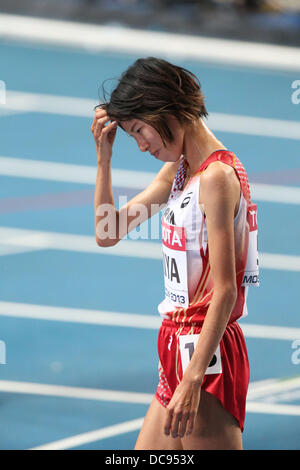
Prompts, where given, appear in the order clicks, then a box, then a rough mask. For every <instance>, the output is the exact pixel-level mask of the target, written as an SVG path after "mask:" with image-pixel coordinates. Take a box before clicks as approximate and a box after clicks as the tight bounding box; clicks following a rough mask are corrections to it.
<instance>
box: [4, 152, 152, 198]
mask: <svg viewBox="0 0 300 470" xmlns="http://www.w3.org/2000/svg"><path fill="white" fill-rule="evenodd" d="M112 171H113V184H114V186H121V187H123V188H131V189H141V190H142V189H145V187H146V186H148V185H149V184H150V183H151V182H152V181H153V179H154V178H155V176H156V173H150V172H144V171H133V170H121V169H118V168H113V170H112ZM0 175H3V176H13V177H20V178H30V179H41V180H49V181H61V182H65V183H79V184H88V185H95V183H96V176H97V168H96V167H95V166H87V165H74V164H71V163H57V162H45V161H42V160H27V159H23V158H14V157H5V156H1V157H0Z"/></svg>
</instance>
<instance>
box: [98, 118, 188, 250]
mask: <svg viewBox="0 0 300 470" xmlns="http://www.w3.org/2000/svg"><path fill="white" fill-rule="evenodd" d="M108 121H109V117H108V116H107V114H106V112H105V110H103V109H99V110H97V111H96V114H95V117H94V120H93V123H92V126H91V131H92V133H93V135H94V139H95V143H96V150H97V179H96V185H95V194H94V208H95V236H96V242H97V244H98V245H99V246H101V247H107V246H113V245H116V244H117V243H118V242H119V241H120V240H121V239H122V238H123V237H124V236H125V235H126V234H127V233H129V232H130V231H131V230H133V229H135V228H136V227H137V226H138V225H140V224H141V223H142V222H144V221H145V220H147V219H148V218H150V217H152V216H153V215H154V214H156V213H157V212H159V211H160V210H161V209H162V206H163V205H164V204H166V202H167V200H168V197H169V194H170V191H171V188H172V184H173V179H174V177H175V175H176V172H177V169H178V165H179V161H178V162H174V163H173V162H167V163H165V164H164V166H163V167H162V168H161V170H160V171H159V172H158V174H157V175H156V177H155V178H154V180H153V181H152V183H151V184H150V185H149V186H148V187H147V188H146V189H144V190H143V191H141V192H140V193H139V194H137V195H136V196H135V197H134V198H132V199H131V200H130V201H128V202H127V203H126V204H125V205H124V206H123V207H121V209H120V210H119V211H118V210H117V209H116V207H115V204H114V200H113V190H112V175H111V157H112V146H113V143H114V140H115V135H116V130H117V124H116V123H109V124H107V125H106V126H105V124H106V123H107V122H108Z"/></svg>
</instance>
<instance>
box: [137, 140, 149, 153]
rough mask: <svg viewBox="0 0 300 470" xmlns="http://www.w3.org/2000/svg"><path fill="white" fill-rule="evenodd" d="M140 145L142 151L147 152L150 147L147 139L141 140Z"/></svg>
mask: <svg viewBox="0 0 300 470" xmlns="http://www.w3.org/2000/svg"><path fill="white" fill-rule="evenodd" d="M138 146H139V149H140V151H141V152H147V150H148V149H149V144H148V143H147V142H146V141H145V140H139V141H138Z"/></svg>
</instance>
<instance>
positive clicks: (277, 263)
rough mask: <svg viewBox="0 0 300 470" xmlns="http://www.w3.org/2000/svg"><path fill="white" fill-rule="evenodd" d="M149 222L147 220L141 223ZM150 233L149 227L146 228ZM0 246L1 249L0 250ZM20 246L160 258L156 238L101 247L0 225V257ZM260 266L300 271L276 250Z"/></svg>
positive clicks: (297, 259)
mask: <svg viewBox="0 0 300 470" xmlns="http://www.w3.org/2000/svg"><path fill="white" fill-rule="evenodd" d="M148 222H149V223H151V221H146V222H144V224H147V223H148ZM147 230H148V232H147V233H149V234H150V229H149V227H148V229H147ZM1 246H2V249H1ZM10 246H11V247H20V252H22V250H23V249H24V251H30V248H32V250H62V251H74V252H78V253H90V254H92V253H93V254H97V255H108V256H125V257H134V258H143V259H153V260H160V261H161V260H162V254H161V244H160V243H159V241H157V242H151V241H143V240H142V239H141V240H136V241H135V240H130V233H129V235H128V236H127V239H123V240H121V241H120V242H119V243H117V245H115V246H112V247H107V248H103V247H100V246H98V245H97V244H96V241H95V238H94V237H93V236H91V235H75V234H70V233H58V232H46V231H40V230H30V229H19V228H11V227H1V226H0V256H1V255H6V254H7V255H9V254H13V253H14V250H12V252H10V250H9V247H10ZM259 263H260V267H261V268H262V269H272V270H279V271H292V272H299V271H300V256H294V255H281V254H276V253H259Z"/></svg>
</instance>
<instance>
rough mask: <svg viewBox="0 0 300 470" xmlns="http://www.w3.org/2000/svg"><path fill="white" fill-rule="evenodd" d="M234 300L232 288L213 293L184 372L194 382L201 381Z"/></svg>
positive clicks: (221, 334)
mask: <svg viewBox="0 0 300 470" xmlns="http://www.w3.org/2000/svg"><path fill="white" fill-rule="evenodd" d="M235 301H236V291H235V290H234V289H228V290H227V291H225V292H222V293H219V294H218V293H215V294H214V295H213V297H212V301H211V304H210V306H209V308H208V311H207V314H206V317H205V320H204V323H203V326H202V329H201V333H200V336H199V340H198V343H197V346H196V348H195V351H194V354H193V356H192V358H191V361H190V363H189V365H188V367H187V369H186V371H185V374H184V375H186V374H187V376H189V377H190V378H191V379H192V380H193V381H194V382H199V383H202V380H203V378H204V375H205V372H206V369H207V367H208V366H209V363H210V361H211V359H212V357H213V355H214V353H215V351H216V349H217V347H218V345H219V344H220V341H221V339H222V337H223V334H224V331H225V329H226V326H227V324H228V320H229V318H230V314H231V311H232V309H233V307H234V304H235Z"/></svg>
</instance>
